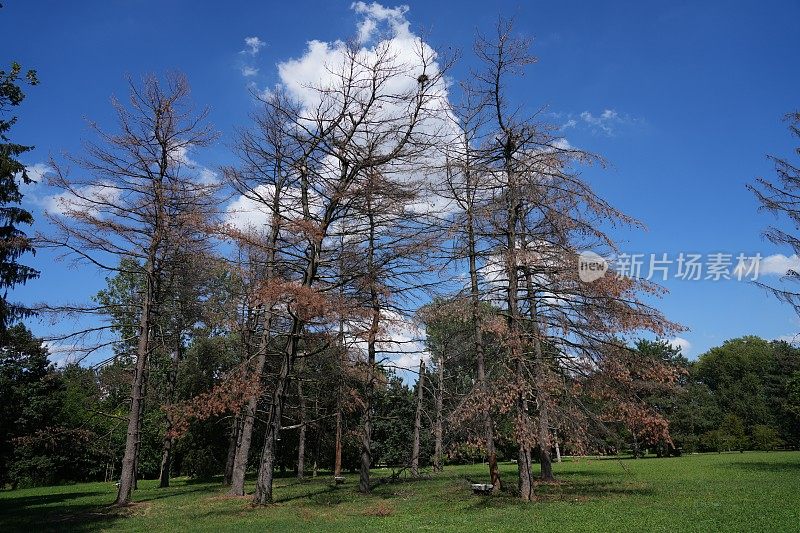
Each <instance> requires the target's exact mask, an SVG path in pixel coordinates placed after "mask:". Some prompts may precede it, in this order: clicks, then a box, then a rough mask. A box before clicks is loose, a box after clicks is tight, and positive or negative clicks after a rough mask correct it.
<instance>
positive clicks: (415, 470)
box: [411, 359, 425, 477]
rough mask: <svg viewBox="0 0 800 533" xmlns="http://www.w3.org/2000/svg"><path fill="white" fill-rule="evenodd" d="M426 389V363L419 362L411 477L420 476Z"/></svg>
mask: <svg viewBox="0 0 800 533" xmlns="http://www.w3.org/2000/svg"><path fill="white" fill-rule="evenodd" d="M424 387H425V362H424V361H423V360H422V359H420V360H419V379H417V413H416V416H415V417H414V444H413V446H412V447H411V475H412V476H414V477H417V476H419V438H420V432H421V431H422V395H423V394H424V390H425V389H424Z"/></svg>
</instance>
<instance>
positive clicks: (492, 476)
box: [467, 181, 500, 494]
mask: <svg viewBox="0 0 800 533" xmlns="http://www.w3.org/2000/svg"><path fill="white" fill-rule="evenodd" d="M470 183H471V181H470ZM471 187H472V189H473V190H474V185H471ZM473 196H474V192H473ZM471 203H472V200H470V207H469V208H468V209H467V244H468V246H469V250H468V253H469V275H470V299H471V304H472V324H473V325H472V327H473V329H474V335H475V363H476V366H477V368H476V372H477V378H478V379H477V382H478V383H477V385H478V390H479V391H480V392H481V394H483V395H484V396H487V398H485V399H484V401H482V402H481V404H482V406H483V410H482V411H481V422H482V424H483V440H484V443H485V446H486V458H487V462H488V463H489V480H490V482H491V484H492V492H493V493H494V494H497V493H498V492H499V491H500V468H499V467H498V465H497V451H496V449H495V446H494V423H493V422H492V413H491V407H490V404H489V401H488V394H489V390H488V387H487V384H486V361H485V357H484V349H483V327H482V325H481V312H480V305H481V301H480V287H479V286H478V261H477V255H478V252H477V242H476V240H475V225H474V218H473V213H472V207H471Z"/></svg>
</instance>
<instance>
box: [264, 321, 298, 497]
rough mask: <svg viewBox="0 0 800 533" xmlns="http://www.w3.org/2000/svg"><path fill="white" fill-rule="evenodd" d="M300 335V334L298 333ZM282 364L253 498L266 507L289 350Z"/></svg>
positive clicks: (268, 420) (272, 473) (270, 484)
mask: <svg viewBox="0 0 800 533" xmlns="http://www.w3.org/2000/svg"><path fill="white" fill-rule="evenodd" d="M296 335H299V332H298V333H296ZM286 352H287V353H285V354H284V357H283V361H282V363H281V370H280V373H279V374H278V380H277V382H276V383H275V390H274V391H273V392H272V402H271V404H270V410H269V417H268V419H267V434H266V437H265V439H264V449H263V450H262V452H261V465H260V466H259V469H258V478H257V480H256V493H255V495H254V496H253V503H255V504H256V505H265V504H267V503H272V481H273V478H274V468H275V443H276V440H277V439H278V438H279V437H280V432H281V417H282V416H283V399H284V391H285V390H286V386H287V385H288V381H289V372H290V371H291V368H290V367H291V362H292V355H291V353H292V352H291V351H290V350H287V351H286Z"/></svg>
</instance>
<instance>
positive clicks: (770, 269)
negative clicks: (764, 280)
mask: <svg viewBox="0 0 800 533" xmlns="http://www.w3.org/2000/svg"><path fill="white" fill-rule="evenodd" d="M789 270H793V271H795V272H800V257H797V254H793V255H790V256H788V257H787V256H785V255H783V254H774V255H768V256H767V257H762V258H761V261H760V262H759V274H763V275H767V276H785V275H786V273H787V272H788V271H789Z"/></svg>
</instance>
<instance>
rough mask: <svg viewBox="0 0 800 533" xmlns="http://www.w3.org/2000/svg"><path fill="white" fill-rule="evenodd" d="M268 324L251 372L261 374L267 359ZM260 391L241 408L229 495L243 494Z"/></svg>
mask: <svg viewBox="0 0 800 533" xmlns="http://www.w3.org/2000/svg"><path fill="white" fill-rule="evenodd" d="M267 322H269V321H267ZM268 327H269V326H268V324H267V325H265V327H264V331H263V332H262V334H261V342H260V345H259V347H258V354H257V355H256V360H255V365H254V368H253V374H254V375H256V376H259V377H260V376H262V375H263V374H264V366H265V365H266V360H267V348H268V345H269V333H268V331H269V330H268ZM259 396H260V393H259V392H255V393H253V394H252V395H251V396H250V397H249V398H248V399H247V403H246V404H245V406H244V408H243V409H242V413H241V415H240V417H241V429H240V431H239V437H238V439H237V441H236V455H235V456H234V459H233V469H232V471H231V487H230V489H228V494H229V495H231V496H244V481H245V475H246V474H247V459H248V457H249V456H250V443H251V442H252V440H253V426H254V425H255V421H256V409H257V408H258V399H259Z"/></svg>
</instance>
